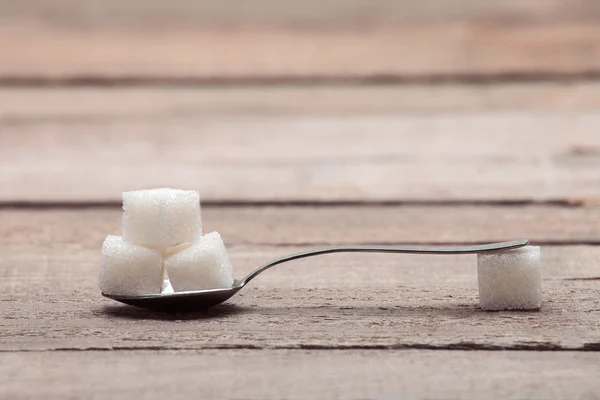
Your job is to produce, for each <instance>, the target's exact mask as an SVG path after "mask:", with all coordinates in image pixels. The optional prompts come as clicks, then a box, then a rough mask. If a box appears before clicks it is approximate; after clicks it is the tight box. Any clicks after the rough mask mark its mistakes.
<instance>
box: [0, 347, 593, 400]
mask: <svg viewBox="0 0 600 400" xmlns="http://www.w3.org/2000/svg"><path fill="white" fill-rule="evenodd" d="M0 361H1V362H0V372H1V373H0V383H1V384H2V392H3V393H4V395H5V396H6V397H7V398H40V399H42V398H43V399H65V398H88V399H106V398H117V397H118V398H144V399H165V398H169V399H187V398H190V397H202V398H211V399H221V398H223V399H225V398H227V399H232V398H236V399H237V398H244V399H281V398H286V399H306V398H346V399H366V398H398V397H402V398H411V399H421V398H423V399H430V398H462V399H481V398H503V399H521V398H544V399H565V398H571V399H572V398H582V399H594V398H597V397H598V396H600V388H599V386H598V380H597V377H598V374H599V373H600V367H599V366H600V354H598V353H570V352H564V353H538V352H457V351H454V352H445V351H400V352H373V351H336V352H322V351H294V352H285V351H261V352H256V351H239V350H232V351H227V352H222V351H221V352H217V351H202V352H198V353H195V352H165V351H161V352H155V351H148V352H130V351H125V352H118V353H115V352H101V353H93V354H91V353H88V352H52V353H8V354H6V353H5V354H0ZM204 371H210V373H205V372H204Z"/></svg>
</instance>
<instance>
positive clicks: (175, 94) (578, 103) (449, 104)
mask: <svg viewBox="0 0 600 400" xmlns="http://www.w3.org/2000/svg"><path fill="white" fill-rule="evenodd" d="M598 109H600V84H599V83H595V82H571V83H568V84H566V83H556V82H540V83H515V84H510V83H504V84H496V85H460V84H445V85H418V84H415V85H411V84H404V85H389V86H377V85H371V86H369V85H365V86H327V85H324V86H266V87H265V86H263V87H239V86H231V87H210V86H207V87H202V88H198V87H193V88H184V87H180V88H164V87H152V86H150V87H143V88H136V87H130V88H98V87H95V88H94V87H86V88H77V87H71V88H56V87H54V88H53V87H49V88H6V87H4V88H0V124H1V125H17V124H29V125H34V124H44V123H57V122H61V123H63V124H70V123H74V122H88V123H94V122H95V123H106V122H107V121H111V122H113V123H114V122H119V121H121V122H122V121H127V120H140V119H150V120H153V121H154V120H156V119H165V120H166V119H171V120H172V119H182V118H186V117H188V118H189V117H194V116H214V115H228V116H263V117H264V116H273V115H293V116H312V115H329V116H332V115H333V116H348V115H364V116H366V115H386V114H387V115H389V114H392V115H393V114H420V113H450V112H454V113H459V114H461V113H477V112H510V111H513V112H514V111H516V110H518V111H519V112H523V113H525V112H528V113H541V112H548V111H553V112H557V111H560V112H569V113H572V112H583V111H588V112H590V111H597V110H598Z"/></svg>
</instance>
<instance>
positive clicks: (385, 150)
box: [0, 112, 600, 203]
mask: <svg viewBox="0 0 600 400" xmlns="http://www.w3.org/2000/svg"><path fill="white" fill-rule="evenodd" d="M599 127H600V117H599V116H598V113H596V112H576V113H572V112H565V113H555V112H553V113H522V112H506V113H483V112H482V113H473V114H468V115H464V114H458V115H456V114H444V113H440V114H429V115H366V116H365V115H353V116H344V117H342V116H312V117H306V116H271V117H265V116H264V115H260V116H245V117H243V116H239V117H236V118H232V117H231V116H228V115H220V116H219V115H217V116H206V117H187V118H186V117H182V118H162V117H157V118H156V119H151V118H148V119H147V118H141V119H130V120H124V121H110V120H106V121H104V122H97V121H95V122H94V121H72V122H71V123H65V122H64V121H60V120H54V121H49V122H46V123H42V124H38V123H33V124H29V123H25V124H10V123H9V124H4V125H1V126H0V170H2V173H1V174H0V186H1V187H2V192H1V193H0V201H2V202H19V201H25V202H89V201H92V202H98V201H100V202H119V199H120V196H121V192H122V191H124V190H132V189H136V188H147V187H162V186H167V187H183V188H194V189H199V190H200V192H201V194H202V196H203V198H204V200H207V201H213V202H215V201H216V202H222V201H234V202H236V201H247V202H252V201H258V202H265V201H266V202H290V201H292V202H294V201H304V202H315V201H317V202H321V201H323V202H331V201H334V202H336V201H374V202H381V201H384V202H385V201H392V202H394V201H406V200H409V201H465V200H466V201H489V200H492V201H505V200H510V201H521V200H525V201H531V200H533V201H556V200H558V201H568V202H571V201H572V202H581V201H583V202H592V203H593V202H597V201H598V199H599V198H600V184H599V183H600V181H599V179H600V178H599V175H598V170H599V168H600V157H599V154H600V136H599V135H598V134H597V132H598V128H599ZM167 135H168V136H167ZM32 144H35V145H32ZM57 155H58V156H57Z"/></svg>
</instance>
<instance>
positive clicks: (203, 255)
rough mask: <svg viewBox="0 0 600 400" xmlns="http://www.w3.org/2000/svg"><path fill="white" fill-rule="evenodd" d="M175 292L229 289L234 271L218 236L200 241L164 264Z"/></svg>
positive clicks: (207, 237)
mask: <svg viewBox="0 0 600 400" xmlns="http://www.w3.org/2000/svg"><path fill="white" fill-rule="evenodd" d="M165 268H166V270H167V272H168V274H169V279H170V280H171V285H172V286H173V289H174V290H175V292H186V291H190V290H208V289H220V288H229V287H231V286H232V285H233V268H232V266H231V262H230V261H229V256H228V255H227V250H226V249H225V244H224V243H223V240H222V239H221V235H219V233H218V232H212V233H209V234H206V235H204V236H202V237H200V238H199V239H198V240H197V241H196V242H194V243H192V244H191V245H190V246H188V247H186V248H184V249H183V250H180V251H179V252H177V253H175V254H172V255H171V256H169V257H168V258H167V259H166V260H165Z"/></svg>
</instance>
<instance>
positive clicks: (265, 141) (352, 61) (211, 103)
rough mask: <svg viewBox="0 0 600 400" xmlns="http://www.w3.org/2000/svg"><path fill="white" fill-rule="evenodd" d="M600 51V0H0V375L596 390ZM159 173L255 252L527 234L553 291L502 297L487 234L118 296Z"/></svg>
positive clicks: (531, 391)
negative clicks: (456, 252)
mask: <svg viewBox="0 0 600 400" xmlns="http://www.w3.org/2000/svg"><path fill="white" fill-rule="evenodd" d="M599 78H600V3H599V2H597V1H593V0H575V1H566V0H562V1H560V0H546V1H544V0H529V1H517V0H509V1H504V2H484V1H475V0H456V1H451V2H447V1H441V0H425V1H418V2H412V1H407V0H402V1H391V0H376V1H367V0H348V1H343V0H328V1H315V0H308V1H302V2H294V1H289V0H285V1H276V0H256V1H247V2H234V1H230V0H227V1H218V0H202V1H192V0H171V1H168V2H166V1H157V0H148V1H117V0H106V1H91V0H87V1H76V0H54V1H50V0H0V254H2V257H0V289H1V290H0V337H2V341H0V397H7V398H19V397H27V398H29V397H39V398H68V397H72V398H82V397H85V398H106V397H109V398H112V397H115V396H116V395H123V396H124V397H131V398H139V397H143V396H145V397H146V398H154V397H156V398H159V397H160V398H165V397H169V398H190V397H192V396H197V395H199V394H200V395H202V396H204V397H206V398H218V397H225V398H311V397H312V398H315V397H328V398H337V397H339V398H378V397H392V398H397V397H400V396H402V397H414V398H590V399H593V398H598V396H600V383H598V379H597V377H598V376H599V375H600V353H599V350H600V286H599V284H600V279H599V277H600V250H599V248H598V244H600V113H599V111H600V79H599ZM160 186H169V187H180V188H189V189H198V190H199V191H200V192H201V195H202V198H203V217H204V225H205V227H206V229H207V230H219V231H221V232H222V234H223V237H224V239H225V241H226V243H227V245H228V248H229V251H230V254H231V257H232V260H233V262H234V265H235V268H236V271H237V272H236V275H243V274H244V273H245V272H248V271H250V270H251V269H253V268H254V267H256V266H257V265H259V264H261V263H262V262H265V261H267V260H269V259H270V258H273V257H276V256H279V255H282V254H286V253H290V252H294V251H301V250H305V249H307V248H309V247H314V246H321V245H330V244H341V243H440V244H449V243H475V242H486V241H495V240H504V239H512V238H518V237H524V238H529V239H531V240H532V241H533V242H534V243H536V244H540V245H543V246H544V248H543V252H544V260H545V264H544V268H545V272H544V298H545V305H544V307H543V309H542V310H541V311H540V312H537V313H532V312H523V313H510V312H502V313H484V312H481V311H480V310H479V309H478V306H477V279H476V268H475V261H474V258H461V257H449V258H445V257H442V258H436V257H430V256H426V257H414V258H410V257H406V258H398V257H397V256H393V255H392V256H390V255H369V256H345V255H339V256H335V257H325V258H321V259H314V260H307V261H299V262H297V263H296V264H295V265H293V266H292V265H290V266H289V267H287V268H283V267H282V268H281V269H274V270H273V271H272V272H271V271H270V272H269V273H268V274H265V276H264V278H263V277H262V276H261V278H260V279H257V280H256V281H255V282H254V281H253V283H252V286H251V287H249V288H248V289H246V290H245V291H244V292H243V293H240V296H239V297H236V298H234V299H232V301H231V302H230V304H229V305H226V306H223V307H222V308H217V309H214V310H211V311H208V312H206V313H201V314H199V315H197V314H195V315H187V314H186V315H178V316H166V315H160V314H154V313H147V312H144V311H141V310H136V309H132V308H127V307H121V306H117V305H116V304H112V303H111V302H110V301H108V300H105V299H103V298H101V297H100V294H99V292H98V289H97V282H96V279H97V270H98V265H99V259H100V243H101V242H102V240H103V238H104V236H106V235H107V234H111V233H118V231H119V216H120V201H121V200H120V196H121V192H122V191H124V190H132V189H136V188H148V187H160ZM290 278H293V279H290ZM98 350H103V351H98ZM498 350H502V351H498ZM199 370H201V371H200V372H199ZM202 371H204V372H202ZM206 371H210V373H208V374H207V373H206ZM221 382H227V383H226V384H221Z"/></svg>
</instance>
